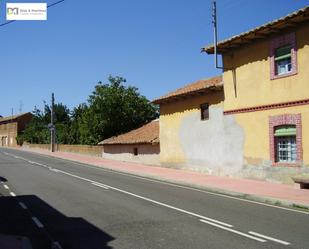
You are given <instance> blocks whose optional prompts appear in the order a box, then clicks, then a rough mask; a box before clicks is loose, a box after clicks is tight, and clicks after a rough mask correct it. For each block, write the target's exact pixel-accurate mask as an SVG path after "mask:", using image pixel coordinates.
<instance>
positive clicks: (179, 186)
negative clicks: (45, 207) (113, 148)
mask: <svg viewBox="0 0 309 249" xmlns="http://www.w3.org/2000/svg"><path fill="white" fill-rule="evenodd" d="M3 153H4V154H7V155H12V156H14V155H13V154H9V153H6V152H3ZM28 153H30V154H35V155H39V156H42V157H46V158H49V159H51V157H50V156H46V155H42V154H39V153H33V152H29V151H28ZM19 158H20V159H22V160H27V159H25V158H22V157H19ZM53 158H55V159H57V160H60V161H64V162H69V163H73V164H77V165H81V166H83V167H87V168H92V169H97V170H102V171H105V172H108V173H111V174H113V173H114V174H119V175H125V176H128V177H133V178H139V179H142V180H145V181H150V182H156V183H161V184H165V185H169V186H174V187H177V188H182V189H188V190H192V191H197V192H200V193H205V194H210V195H214V196H220V197H223V198H229V199H233V200H238V201H243V202H248V203H252V204H257V205H261V206H266V207H270V208H277V209H281V210H285V211H290V212H296V213H300V214H306V215H308V214H309V212H306V211H301V210H297V209H292V208H286V207H280V206H275V205H272V204H267V203H263V202H258V201H252V200H247V199H244V198H240V197H235V196H229V195H226V194H220V193H214V192H211V191H207V190H201V189H197V188H193V187H187V186H182V185H178V184H174V183H169V182H164V181H163V180H162V181H161V180H155V179H149V178H147V177H142V176H136V175H133V173H132V174H130V173H125V172H119V171H116V170H112V169H105V168H102V167H100V166H92V165H89V164H86V163H80V162H76V161H72V160H68V159H63V158H57V157H53ZM37 164H38V165H40V166H43V167H46V168H50V167H48V166H46V165H44V164H40V163H37Z"/></svg>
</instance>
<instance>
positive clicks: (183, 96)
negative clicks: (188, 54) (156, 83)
mask: <svg viewBox="0 0 309 249" xmlns="http://www.w3.org/2000/svg"><path fill="white" fill-rule="evenodd" d="M222 89H223V82H221V83H220V84H217V85H211V86H209V87H207V88H202V89H199V90H196V91H192V92H187V93H183V94H178V95H175V96H170V97H167V98H161V99H155V100H153V101H152V103H153V104H156V105H160V104H164V103H169V102H174V101H177V100H181V99H186V98H190V97H194V96H198V95H203V94H206V93H209V92H212V91H221V90H222Z"/></svg>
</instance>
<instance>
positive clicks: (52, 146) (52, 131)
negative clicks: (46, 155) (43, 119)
mask: <svg viewBox="0 0 309 249" xmlns="http://www.w3.org/2000/svg"><path fill="white" fill-rule="evenodd" d="M54 104H55V97H54V93H52V102H51V112H50V124H49V129H50V151H51V152H55V141H56V136H55V135H56V128H55V124H54V122H55V119H54Z"/></svg>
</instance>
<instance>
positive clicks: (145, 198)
mask: <svg viewBox="0 0 309 249" xmlns="http://www.w3.org/2000/svg"><path fill="white" fill-rule="evenodd" d="M58 173H62V174H65V175H69V176H72V177H75V178H78V179H81V180H84V181H87V182H90V183H91V184H94V183H96V184H98V185H101V186H102V185H103V186H105V187H107V188H110V189H113V190H115V191H118V192H121V193H124V194H127V195H131V196H134V197H136V198H139V199H142V200H145V201H148V202H152V203H155V204H157V205H160V206H163V207H167V208H170V209H173V210H176V211H178V212H181V213H185V214H189V215H191V216H194V217H197V218H201V219H204V220H209V221H212V222H215V223H218V224H221V225H223V226H226V227H233V225H231V224H228V223H225V222H222V221H219V220H216V219H212V218H209V217H206V216H202V215H199V214H196V213H193V212H190V211H187V210H184V209H181V208H177V207H174V206H171V205H168V204H165V203H162V202H159V201H155V200H152V199H150V198H147V197H144V196H141V195H137V194H134V193H131V192H128V191H125V190H122V189H119V188H115V187H112V186H109V185H105V184H103V183H100V182H96V181H93V180H90V179H87V178H84V177H81V176H77V175H73V174H71V173H68V172H65V171H63V170H58Z"/></svg>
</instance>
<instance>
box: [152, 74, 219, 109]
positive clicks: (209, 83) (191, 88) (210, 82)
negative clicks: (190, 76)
mask: <svg viewBox="0 0 309 249" xmlns="http://www.w3.org/2000/svg"><path fill="white" fill-rule="evenodd" d="M222 87H223V82H222V76H221V75H220V76H216V77H213V78H210V79H203V80H199V81H196V82H194V83H191V84H188V85H186V86H184V87H181V88H179V89H177V90H176V91H173V92H170V93H168V94H166V95H164V96H162V97H160V98H158V99H155V100H154V101H152V102H153V103H155V104H160V103H163V102H166V101H170V100H172V99H177V98H179V97H181V96H189V95H194V94H197V93H199V92H205V91H206V90H209V89H213V88H214V89H221V88H222Z"/></svg>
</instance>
